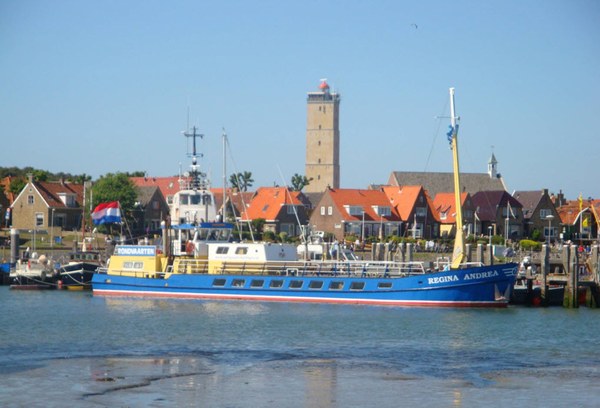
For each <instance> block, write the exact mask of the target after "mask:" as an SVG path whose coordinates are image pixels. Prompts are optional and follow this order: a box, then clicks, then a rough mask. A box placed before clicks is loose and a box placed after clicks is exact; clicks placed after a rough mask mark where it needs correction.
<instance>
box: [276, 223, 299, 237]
mask: <svg viewBox="0 0 600 408" xmlns="http://www.w3.org/2000/svg"><path fill="white" fill-rule="evenodd" d="M294 227H295V224H281V225H280V227H279V230H280V231H281V232H285V233H286V234H288V236H294V235H295V228H294Z"/></svg>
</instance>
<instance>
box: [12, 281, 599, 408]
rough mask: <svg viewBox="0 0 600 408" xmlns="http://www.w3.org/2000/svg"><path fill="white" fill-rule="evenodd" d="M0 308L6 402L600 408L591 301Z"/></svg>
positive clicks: (46, 295) (44, 301)
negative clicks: (470, 305) (490, 306)
mask: <svg viewBox="0 0 600 408" xmlns="http://www.w3.org/2000/svg"><path fill="white" fill-rule="evenodd" d="M0 305H1V306H2V315H1V316H0V323H1V324H0V339H1V341H0V343H1V344H0V384H1V386H0V405H2V406H44V407H47V406H57V407H58V406H94V407H97V406H111V407H113V406H127V407H146V406H152V407H167V406H169V407H170V406H184V407H185V406H209V407H250V406H251V407H263V406H265V407H270V406H272V407H367V406H377V407H392V406H393V407H397V406H414V405H418V406H419V407H447V406H450V407H480V406H484V405H491V404H493V405H495V406H499V407H519V406H539V405H545V406H548V407H564V406H577V407H596V406H600V341H599V340H600V310H594V309H587V308H581V309H578V310H566V309H563V308H549V309H532V308H520V307H510V308H508V309H504V310H460V309H410V308H390V307H367V306H349V305H318V304H286V303H253V302H223V301H219V302H215V301H197V300H193V301H192V300H171V299H169V300H156V299H153V300H144V299H133V298H103V297H93V296H92V295H91V293H89V292H69V291H37V292H34V291H32V292H25V291H11V290H9V289H8V288H6V287H0Z"/></svg>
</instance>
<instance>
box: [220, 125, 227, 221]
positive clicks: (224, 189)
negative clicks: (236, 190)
mask: <svg viewBox="0 0 600 408" xmlns="http://www.w3.org/2000/svg"><path fill="white" fill-rule="evenodd" d="M226 149H227V133H225V128H223V205H222V207H221V208H222V214H221V221H222V222H225V215H226V214H227V207H226V200H227V158H226Z"/></svg>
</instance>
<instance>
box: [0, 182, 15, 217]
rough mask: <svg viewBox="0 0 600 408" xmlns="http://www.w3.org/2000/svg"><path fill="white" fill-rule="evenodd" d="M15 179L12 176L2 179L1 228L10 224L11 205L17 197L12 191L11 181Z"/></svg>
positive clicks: (0, 192)
mask: <svg viewBox="0 0 600 408" xmlns="http://www.w3.org/2000/svg"><path fill="white" fill-rule="evenodd" d="M13 179H14V178H13V177H11V176H6V177H4V178H3V179H0V228H1V227H8V225H9V220H10V206H11V205H12V203H13V201H15V198H16V196H15V194H13V193H11V192H10V183H11V182H12V180H13Z"/></svg>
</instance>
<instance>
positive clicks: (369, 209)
mask: <svg viewBox="0 0 600 408" xmlns="http://www.w3.org/2000/svg"><path fill="white" fill-rule="evenodd" d="M329 194H330V196H331V199H332V200H333V202H334V204H335V206H336V207H337V209H338V212H339V213H340V214H342V216H343V217H344V219H345V220H347V221H358V220H362V213H361V214H359V215H350V214H348V211H347V210H346V208H345V207H344V206H346V205H348V206H360V207H362V211H364V212H365V220H368V221H379V220H380V219H381V216H380V215H379V214H377V212H376V211H375V209H374V208H373V207H376V206H379V207H388V208H390V210H391V215H389V216H384V217H383V219H385V220H388V221H401V220H400V216H399V215H398V212H397V211H396V210H395V209H394V206H393V205H392V204H391V203H390V200H389V199H388V197H387V196H386V194H385V193H384V192H383V191H381V190H359V189H336V190H333V189H332V190H329Z"/></svg>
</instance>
